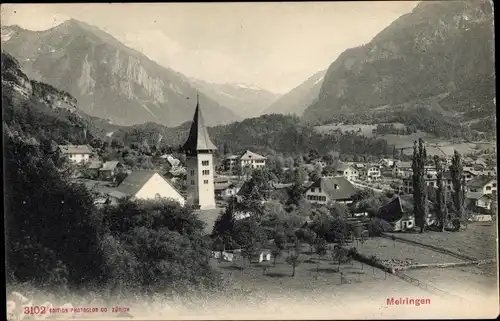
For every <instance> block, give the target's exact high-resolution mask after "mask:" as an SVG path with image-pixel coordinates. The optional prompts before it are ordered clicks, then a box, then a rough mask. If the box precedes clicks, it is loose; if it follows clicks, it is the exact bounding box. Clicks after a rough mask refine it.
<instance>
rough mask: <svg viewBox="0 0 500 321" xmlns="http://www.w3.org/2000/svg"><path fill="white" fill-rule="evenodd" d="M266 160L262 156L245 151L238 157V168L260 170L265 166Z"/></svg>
mask: <svg viewBox="0 0 500 321" xmlns="http://www.w3.org/2000/svg"><path fill="white" fill-rule="evenodd" d="M266 159H267V158H266V157H264V156H261V155H259V154H256V153H254V152H251V151H249V150H247V151H245V152H244V153H243V155H241V156H240V166H241V168H244V167H250V168H262V167H264V166H266Z"/></svg>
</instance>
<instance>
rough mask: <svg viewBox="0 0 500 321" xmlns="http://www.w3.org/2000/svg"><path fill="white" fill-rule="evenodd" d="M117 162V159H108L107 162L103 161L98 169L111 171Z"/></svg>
mask: <svg viewBox="0 0 500 321" xmlns="http://www.w3.org/2000/svg"><path fill="white" fill-rule="evenodd" d="M118 164H120V162H119V161H109V162H105V163H104V164H103V165H102V167H101V169H100V171H112V170H114V169H115V168H116V166H118Z"/></svg>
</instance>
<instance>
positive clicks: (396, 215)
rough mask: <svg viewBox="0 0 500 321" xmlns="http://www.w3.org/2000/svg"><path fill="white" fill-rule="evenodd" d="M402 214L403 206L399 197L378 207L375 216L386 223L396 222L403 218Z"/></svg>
mask: <svg viewBox="0 0 500 321" xmlns="http://www.w3.org/2000/svg"><path fill="white" fill-rule="evenodd" d="M404 214H405V213H404V211H403V204H402V202H401V199H400V198H399V196H396V197H395V198H394V199H393V200H392V201H390V202H389V203H387V204H385V205H384V206H382V207H380V208H379V209H378V212H377V216H378V217H380V218H381V219H383V220H385V221H387V222H396V221H398V220H400V219H401V218H403V216H404Z"/></svg>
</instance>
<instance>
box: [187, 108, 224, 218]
mask: <svg viewBox="0 0 500 321" xmlns="http://www.w3.org/2000/svg"><path fill="white" fill-rule="evenodd" d="M183 150H184V151H185V153H186V179H187V181H186V185H187V203H188V204H192V205H193V206H195V207H197V208H199V209H202V210H203V209H215V207H216V205H215V191H214V161H213V152H214V151H215V150H217V147H215V145H214V143H213V142H212V141H211V140H210V137H209V135H208V130H207V128H206V127H205V121H204V120H203V115H202V113H201V109H200V104H199V100H198V101H197V103H196V109H195V112H194V117H193V123H192V124H191V129H190V130H189V136H188V138H187V140H186V143H185V144H184V146H183Z"/></svg>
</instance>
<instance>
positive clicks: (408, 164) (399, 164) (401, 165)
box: [396, 162, 411, 168]
mask: <svg viewBox="0 0 500 321" xmlns="http://www.w3.org/2000/svg"><path fill="white" fill-rule="evenodd" d="M396 166H397V167H399V168H411V162H397V163H396Z"/></svg>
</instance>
